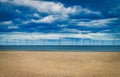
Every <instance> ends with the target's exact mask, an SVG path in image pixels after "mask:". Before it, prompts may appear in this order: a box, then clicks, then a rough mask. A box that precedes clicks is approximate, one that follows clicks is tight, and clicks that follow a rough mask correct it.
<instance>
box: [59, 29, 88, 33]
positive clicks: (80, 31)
mask: <svg viewBox="0 0 120 77" xmlns="http://www.w3.org/2000/svg"><path fill="white" fill-rule="evenodd" d="M61 32H70V33H90V31H88V30H86V31H85V30H77V29H68V28H64V29H63V30H62V31H61Z"/></svg>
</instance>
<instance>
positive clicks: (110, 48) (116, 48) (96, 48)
mask: <svg viewBox="0 0 120 77" xmlns="http://www.w3.org/2000/svg"><path fill="white" fill-rule="evenodd" d="M0 50H1V51H2V50H5V51H57V52H62V51H63V52H120V45H104V46H102V45H93V46H91V45H0Z"/></svg>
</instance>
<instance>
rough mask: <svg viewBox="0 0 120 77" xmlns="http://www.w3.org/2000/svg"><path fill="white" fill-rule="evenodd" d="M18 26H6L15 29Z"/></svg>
mask: <svg viewBox="0 0 120 77" xmlns="http://www.w3.org/2000/svg"><path fill="white" fill-rule="evenodd" d="M17 28H18V26H8V29H17Z"/></svg>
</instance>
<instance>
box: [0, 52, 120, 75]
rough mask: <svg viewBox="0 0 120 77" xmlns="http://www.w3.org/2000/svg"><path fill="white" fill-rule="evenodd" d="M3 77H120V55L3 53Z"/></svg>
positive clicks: (0, 61)
mask: <svg viewBox="0 0 120 77" xmlns="http://www.w3.org/2000/svg"><path fill="white" fill-rule="evenodd" d="M0 77H120V52H60V51H59V52H57V51H56V52H55V51H54V52H49V51H0Z"/></svg>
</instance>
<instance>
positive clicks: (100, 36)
mask: <svg viewBox="0 0 120 77" xmlns="http://www.w3.org/2000/svg"><path fill="white" fill-rule="evenodd" d="M17 39H18V40H20V41H19V44H25V41H26V40H28V43H29V44H30V43H31V40H33V41H34V43H35V44H38V41H39V40H43V39H46V40H47V41H48V42H47V43H48V44H57V43H58V42H57V40H58V41H59V40H60V39H61V40H63V44H72V43H71V40H72V41H74V43H75V41H76V40H77V41H81V40H86V42H85V44H90V42H89V40H91V41H95V43H96V44H98V45H99V44H101V40H104V43H105V44H108V45H111V44H113V43H112V41H114V40H116V44H119V45H120V0H0V44H5V41H6V40H8V41H9V44H15V45H16V44H17V41H16V42H15V40H17ZM21 41H22V42H23V43H22V42H21ZM80 43H81V42H80ZM80 43H79V44H80Z"/></svg>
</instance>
